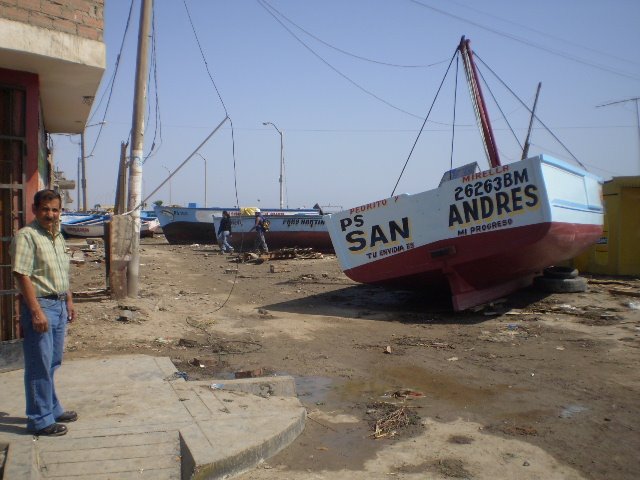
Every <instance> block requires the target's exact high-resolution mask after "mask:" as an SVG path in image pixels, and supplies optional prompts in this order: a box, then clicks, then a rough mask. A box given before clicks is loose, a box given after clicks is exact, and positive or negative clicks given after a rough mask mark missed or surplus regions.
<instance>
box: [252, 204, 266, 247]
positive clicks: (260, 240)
mask: <svg viewBox="0 0 640 480" xmlns="http://www.w3.org/2000/svg"><path fill="white" fill-rule="evenodd" d="M253 229H255V231H256V234H257V235H256V241H255V244H254V247H253V248H254V249H255V250H262V251H263V252H264V253H269V248H268V247H267V241H266V240H265V239H264V232H265V231H266V228H265V225H264V217H263V216H262V213H261V212H260V209H259V208H256V223H255V225H254V226H253V227H251V230H253ZM251 230H249V231H251Z"/></svg>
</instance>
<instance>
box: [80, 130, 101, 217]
mask: <svg viewBox="0 0 640 480" xmlns="http://www.w3.org/2000/svg"><path fill="white" fill-rule="evenodd" d="M105 123H107V122H98V123H93V124H91V125H85V126H84V127H82V132H80V170H81V172H80V174H81V175H82V180H81V181H80V183H81V185H82V210H83V211H85V212H86V211H87V156H86V155H85V154H84V131H85V129H87V128H89V127H95V126H97V125H104V124H105ZM78 193H79V192H78ZM79 205H80V195H78V208H80V207H79Z"/></svg>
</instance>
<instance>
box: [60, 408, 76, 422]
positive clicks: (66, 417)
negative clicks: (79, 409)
mask: <svg viewBox="0 0 640 480" xmlns="http://www.w3.org/2000/svg"><path fill="white" fill-rule="evenodd" d="M77 419H78V414H77V413H76V412H74V411H73V410H69V411H67V412H64V413H63V414H62V415H60V416H59V417H58V418H56V422H62V423H69V422H75V421H76V420H77Z"/></svg>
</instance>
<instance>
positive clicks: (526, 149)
mask: <svg viewBox="0 0 640 480" xmlns="http://www.w3.org/2000/svg"><path fill="white" fill-rule="evenodd" d="M541 87H542V82H538V89H537V90H536V99H535V100H534V101H533V109H532V110H531V119H530V120H529V130H527V138H526V139H525V141H524V148H523V149H522V159H521V160H524V159H525V158H527V155H529V145H530V144H531V142H530V140H531V129H532V128H533V119H534V118H536V107H537V106H538V97H539V96H540V88H541Z"/></svg>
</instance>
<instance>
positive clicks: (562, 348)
mask: <svg viewBox="0 0 640 480" xmlns="http://www.w3.org/2000/svg"><path fill="white" fill-rule="evenodd" d="M556 350H564V347H556Z"/></svg>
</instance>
